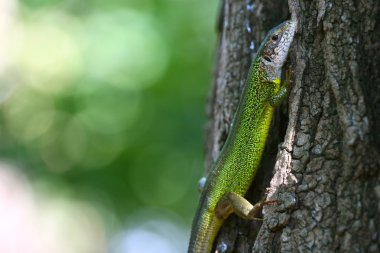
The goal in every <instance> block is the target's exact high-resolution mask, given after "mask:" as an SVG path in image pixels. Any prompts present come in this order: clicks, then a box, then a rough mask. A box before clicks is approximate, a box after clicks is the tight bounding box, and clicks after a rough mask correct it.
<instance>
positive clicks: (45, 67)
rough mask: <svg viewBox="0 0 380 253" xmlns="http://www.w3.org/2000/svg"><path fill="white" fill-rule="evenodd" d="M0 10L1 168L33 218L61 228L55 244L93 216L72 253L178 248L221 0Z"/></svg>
mask: <svg viewBox="0 0 380 253" xmlns="http://www.w3.org/2000/svg"><path fill="white" fill-rule="evenodd" d="M0 5H2V6H0V7H1V8H0V9H1V11H0V16H2V18H1V20H0V26H1V27H0V37H1V39H0V45H2V46H0V58H1V59H0V103H1V111H0V120H1V124H0V134H1V142H0V155H1V164H2V165H1V167H2V168H3V170H5V171H8V172H9V171H11V170H15V171H19V172H17V176H16V177H15V178H22V177H23V176H24V177H25V178H26V179H22V180H21V179H20V180H21V182H23V183H22V184H24V185H25V184H26V185H29V186H28V187H25V186H22V187H21V188H22V189H29V190H30V192H31V194H33V196H36V197H33V199H34V200H33V201H34V202H33V203H35V204H34V205H35V206H37V207H36V208H37V209H33V210H37V211H35V212H36V213H37V214H36V215H35V216H36V217H37V216H38V215H40V216H41V217H40V216H38V217H40V218H39V219H42V220H44V222H45V220H46V219H49V218H50V219H53V221H52V223H53V224H55V223H59V222H56V220H57V219H58V220H59V221H60V222H61V223H63V224H66V225H65V231H66V232H67V238H61V239H62V240H63V242H64V243H66V244H67V243H69V241H72V239H73V238H71V237H76V236H78V235H76V234H75V232H73V231H77V229H82V228H84V227H86V226H87V225H88V226H89V229H88V230H91V231H93V230H94V228H93V227H92V226H94V224H98V225H97V229H99V233H95V235H94V237H95V238H98V237H99V236H100V237H101V238H102V239H99V246H98V247H94V248H92V249H89V248H91V247H90V246H83V247H82V249H81V250H78V251H76V252H117V253H121V252H123V253H124V252H127V253H129V252H131V253H136V252H163V253H164V252H165V253H170V252H185V251H186V244H187V240H188V234H189V228H190V224H191V219H192V215H193V214H194V210H195V207H196V203H197V198H198V193H197V191H196V184H197V181H198V180H199V178H200V177H201V175H202V171H203V145H202V144H203V127H204V126H205V122H206V117H205V105H206V101H207V93H208V90H209V85H210V83H211V72H212V63H213V52H214V47H215V29H214V28H215V21H216V14H217V13H216V12H217V9H218V1H217V0H208V1H204V0H193V1H186V0H127V1H123V0H108V1H101V0H87V1H85V0H66V1H59V0H21V1H19V2H17V1H16V0H7V1H3V3H1V4H0ZM12 175H13V174H12ZM11 185H15V184H11ZM36 199H37V200H36ZM56 200H60V202H59V203H60V204H59V205H58V206H55V208H53V209H52V210H53V211H51V212H50V211H49V215H50V216H51V217H50V216H49V215H46V213H45V212H44V208H45V209H46V206H45V205H44V203H49V205H48V206H51V205H50V204H51V203H56ZM0 201H1V198H0ZM0 205H1V203H0ZM9 205H12V204H9ZM67 206H68V207H69V208H68V209H65V208H66V207H67ZM73 210H75V211H74V212H73ZM57 212H59V213H60V216H59V218H57V217H56V213H57ZM65 215H67V216H68V218H67V219H69V220H70V222H68V221H67V220H66V218H62V217H65ZM86 219H88V220H87V223H85V224H87V225H83V224H82V225H79V224H81V223H80V222H81V221H83V220H86ZM4 220H5V218H4V219H3V222H4ZM94 220H95V221H94ZM0 222H1V220H0ZM71 223H72V225H70V224H71ZM36 224H37V225H36V226H37V227H38V226H39V222H36ZM49 224H50V223H49ZM68 224H69V225H68ZM78 226H79V228H77V227H78ZM59 229H60V228H58V230H59ZM83 231H84V232H83V233H84V234H85V233H87V230H86V229H84V230H83ZM60 235H61V234H59V235H57V237H63V236H60ZM19 236H20V239H21V241H22V240H23V238H22V237H23V236H22V234H21V235H19ZM81 236H82V235H81ZM79 237H80V236H79ZM100 237H99V238H100ZM39 239H41V240H42V238H39ZM87 239H88V240H90V241H91V240H92V241H94V238H93V237H91V238H87ZM83 240H85V239H83ZM100 241H101V242H100ZM103 242H104V243H103ZM141 242H145V244H144V243H141ZM0 243H1V242H0ZM92 243H93V242H92ZM89 244H91V243H89ZM3 245H4V244H3ZM103 246H104V248H102V247H103ZM4 247H5V246H4ZM4 247H3V248H2V246H1V244H0V249H1V248H2V249H4ZM95 249H96V250H95ZM152 249H154V250H153V251H152ZM1 252H6V251H4V250H3V251H1ZM29 252H31V251H29ZM50 252H54V251H50ZM72 252H74V251H72ZM6 253H7V252H6Z"/></svg>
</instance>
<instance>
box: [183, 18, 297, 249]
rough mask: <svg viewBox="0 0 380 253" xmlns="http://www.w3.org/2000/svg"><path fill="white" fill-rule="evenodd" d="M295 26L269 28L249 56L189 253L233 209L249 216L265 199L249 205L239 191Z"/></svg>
mask: <svg viewBox="0 0 380 253" xmlns="http://www.w3.org/2000/svg"><path fill="white" fill-rule="evenodd" d="M295 29H296V24H295V22H294V21H285V22H283V23H282V24H280V25H279V26H277V27H275V28H273V29H272V30H271V31H270V32H269V33H268V35H267V36H266V38H265V39H264V41H263V42H262V44H261V46H260V48H259V50H258V52H257V55H256V58H255V59H254V60H253V61H252V64H251V68H250V71H249V74H248V78H247V80H246V84H245V87H244V90H243V93H242V96H241V99H240V102H239V106H238V108H237V111H236V114H235V117H234V120H233V123H232V126H231V129H230V132H229V134H228V137H227V140H226V142H225V144H224V146H223V148H222V151H221V153H220V155H219V157H218V159H217V160H216V162H215V163H214V165H213V168H212V169H211V171H210V173H209V175H208V176H207V179H206V181H205V184H204V186H203V189H202V193H201V198H200V201H199V205H198V209H197V212H196V215H195V218H194V221H193V227H192V232H191V238H190V244H189V249H188V253H210V252H211V249H212V246H213V241H214V239H215V237H216V235H217V233H218V231H219V229H220V227H221V226H222V224H223V222H224V220H225V219H226V218H227V217H228V216H229V215H230V214H231V213H232V212H235V213H236V214H237V215H239V216H241V217H243V218H248V219H254V215H255V214H256V213H257V211H258V210H259V209H260V208H261V207H262V206H263V205H264V204H265V203H268V202H270V201H267V202H265V201H263V202H260V203H258V204H257V205H255V206H252V205H251V204H250V203H249V202H248V201H247V200H245V199H244V198H243V196H244V195H245V194H246V192H247V190H248V188H249V187H250V185H251V183H252V180H253V178H254V176H255V173H256V170H257V168H258V167H259V164H260V160H261V156H262V153H263V150H264V147H265V142H266V139H267V136H268V132H269V128H270V124H271V120H272V116H273V113H274V108H275V107H276V106H277V105H279V104H280V102H281V101H282V100H283V98H284V97H286V95H287V84H286V83H282V84H281V81H280V80H281V71H282V67H283V65H284V63H285V60H286V57H287V55H288V51H289V48H290V45H291V42H292V41H293V37H294V33H295Z"/></svg>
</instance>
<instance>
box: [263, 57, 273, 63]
mask: <svg viewBox="0 0 380 253" xmlns="http://www.w3.org/2000/svg"><path fill="white" fill-rule="evenodd" d="M264 60H266V61H269V62H272V60H271V59H270V58H269V57H268V56H264Z"/></svg>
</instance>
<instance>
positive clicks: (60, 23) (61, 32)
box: [19, 11, 82, 93]
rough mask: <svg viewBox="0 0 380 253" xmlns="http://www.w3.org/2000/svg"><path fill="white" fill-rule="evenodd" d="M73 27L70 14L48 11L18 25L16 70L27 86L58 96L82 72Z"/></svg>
mask: <svg viewBox="0 0 380 253" xmlns="http://www.w3.org/2000/svg"><path fill="white" fill-rule="evenodd" d="M75 24H76V23H75V22H74V20H73V18H72V17H70V16H69V15H67V14H65V13H63V12H59V11H51V12H49V13H42V14H40V15H38V16H36V17H34V18H33V22H31V21H29V22H26V23H25V24H24V26H21V27H22V28H21V29H22V34H23V36H22V40H21V41H22V43H20V48H21V50H20V55H19V67H20V71H21V72H22V73H23V78H25V79H26V80H25V83H26V84H27V85H29V86H31V87H33V88H35V89H37V90H39V91H40V92H45V93H58V92H62V91H64V90H65V89H67V88H68V87H69V86H70V85H71V84H72V81H73V80H74V79H75V78H76V77H77V76H78V75H79V73H81V68H82V58H81V53H80V49H79V46H78V43H77V42H76V38H75V36H76V35H75V33H74V31H75V26H76V25H75Z"/></svg>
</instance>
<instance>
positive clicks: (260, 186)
mask: <svg viewBox="0 0 380 253" xmlns="http://www.w3.org/2000/svg"><path fill="white" fill-rule="evenodd" d="M221 5H222V7H221V12H220V20H219V24H218V33H219V44H218V48H217V59H216V64H215V72H214V77H215V78H214V80H215V81H214V84H213V88H212V90H211V94H210V102H209V107H208V116H209V124H208V127H207V135H206V168H209V167H210V164H211V163H212V161H214V160H215V159H216V158H217V157H218V155H219V151H220V149H221V147H222V145H223V143H224V141H225V139H226V137H227V135H228V130H229V126H230V123H231V121H232V118H233V114H234V112H235V109H236V107H237V104H238V100H239V96H240V93H241V91H242V87H243V85H244V81H245V78H246V75H247V72H248V68H249V64H250V61H251V59H252V57H254V51H255V50H251V49H250V48H252V47H250V46H251V45H252V42H254V45H255V49H257V47H258V46H259V44H260V41H261V40H262V39H263V38H264V36H265V34H266V32H267V31H268V30H269V29H270V28H272V27H274V26H275V25H277V24H279V23H280V22H281V21H284V20H285V19H287V18H289V17H290V14H289V13H291V15H292V17H293V18H294V19H296V20H297V21H298V30H297V34H296V37H295V41H294V43H293V46H292V52H291V55H290V59H291V64H292V67H293V70H294V71H295V75H294V84H293V88H292V92H291V94H290V97H289V99H288V103H284V104H283V105H282V106H281V107H280V108H279V109H278V110H277V112H276V115H275V119H274V122H273V124H272V129H271V132H270V137H269V139H268V142H267V145H266V150H265V154H264V157H263V160H262V164H261V167H260V169H259V173H258V175H257V177H256V178H255V180H254V182H253V184H252V187H251V189H250V190H249V192H248V193H247V196H246V197H247V198H248V199H249V200H250V201H252V202H255V201H258V200H260V199H261V198H263V196H265V195H267V197H268V198H269V199H277V200H278V201H279V204H277V205H273V206H267V207H265V208H264V210H263V213H264V215H263V218H264V220H263V222H257V221H245V220H242V219H240V218H237V217H236V216H234V215H232V216H231V217H230V218H228V220H227V221H226V222H225V224H224V225H223V227H222V230H221V232H220V234H219V236H218V238H217V240H216V242H215V249H216V250H218V252H219V253H221V252H380V237H379V232H380V205H379V203H380V173H379V172H380V164H379V157H380V155H379V153H380V152H379V150H380V133H379V130H380V74H379V71H380V11H379V8H380V7H379V2H378V1H376V0H362V1H353V0H346V1H331V0H318V1H293V0H289V3H287V2H286V1H280V0H277V1H275V0H270V1H268V0H267V1H263V0H262V1H252V0H248V1H247V0H235V1H233V0H225V1H223V3H221Z"/></svg>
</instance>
